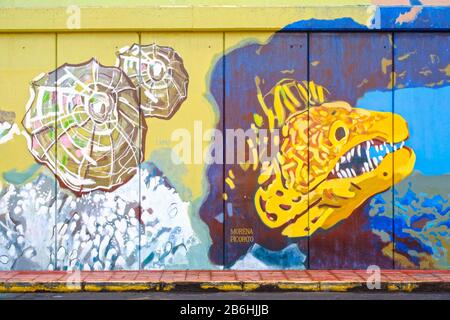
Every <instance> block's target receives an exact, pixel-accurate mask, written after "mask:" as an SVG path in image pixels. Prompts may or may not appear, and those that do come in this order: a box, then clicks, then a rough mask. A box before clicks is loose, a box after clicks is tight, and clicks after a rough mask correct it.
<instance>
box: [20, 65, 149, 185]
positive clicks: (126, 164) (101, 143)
mask: <svg viewBox="0 0 450 320" xmlns="http://www.w3.org/2000/svg"><path fill="white" fill-rule="evenodd" d="M30 91H31V98H30V100H29V103H28V106H27V113H26V115H25V118H24V120H23V125H24V127H25V129H26V131H27V133H28V135H29V137H28V148H29V150H30V152H31V153H32V154H33V156H34V157H35V159H36V160H37V161H38V162H39V163H42V164H45V165H46V166H47V167H49V168H50V169H51V171H53V172H54V173H55V174H56V175H57V177H58V180H59V182H60V183H61V184H62V185H63V186H66V187H67V188H69V189H70V190H72V191H73V192H74V193H75V194H81V193H85V192H90V191H93V190H104V191H111V190H113V189H115V188H116V187H118V186H120V185H122V184H124V183H125V182H127V181H128V180H129V179H131V177H133V175H134V174H135V173H136V171H137V167H138V165H139V163H140V162H141V161H142V149H143V147H142V146H141V145H140V141H139V140H140V137H139V131H140V130H142V134H143V135H145V132H146V124H145V122H144V121H143V120H142V117H140V111H139V107H138V105H139V104H138V98H137V93H136V89H135V87H134V85H133V83H132V82H131V80H130V79H129V78H128V77H127V75H126V74H125V73H124V72H123V71H122V70H120V69H119V68H116V67H106V66H103V65H101V64H99V63H98V62H97V61H96V60H95V59H91V60H90V61H87V62H85V63H82V64H78V65H71V64H64V65H63V66H61V67H59V68H58V69H56V70H54V71H52V72H50V73H48V74H43V75H42V76H40V77H39V78H37V79H35V80H34V81H33V82H32V88H31V90H30Z"/></svg>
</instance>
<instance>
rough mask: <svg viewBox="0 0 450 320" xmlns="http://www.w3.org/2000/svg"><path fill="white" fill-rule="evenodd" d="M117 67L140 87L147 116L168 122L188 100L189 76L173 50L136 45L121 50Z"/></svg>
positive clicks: (142, 104) (152, 45) (142, 105)
mask: <svg viewBox="0 0 450 320" xmlns="http://www.w3.org/2000/svg"><path fill="white" fill-rule="evenodd" d="M118 66H119V67H120V68H122V69H123V70H124V71H125V73H126V74H127V75H128V76H129V77H130V79H131V80H132V81H133V83H134V84H135V85H136V87H139V88H140V90H141V91H140V92H141V97H140V99H141V109H142V112H143V113H144V116H151V117H157V118H163V119H169V118H171V117H172V116H173V115H174V114H175V112H176V111H177V110H178V108H179V107H180V106H181V104H182V103H183V102H184V100H186V98H187V89H188V83H189V76H188V73H187V71H186V69H185V68H184V65H183V60H182V59H181V57H180V56H179V54H178V53H177V52H176V51H175V50H174V49H172V48H170V47H164V46H159V45H157V44H150V45H139V44H133V45H132V46H131V47H125V48H123V49H121V50H120V51H119V54H118ZM139 66H140V68H139Z"/></svg>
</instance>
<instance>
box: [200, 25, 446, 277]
mask: <svg viewBox="0 0 450 320" xmlns="http://www.w3.org/2000/svg"><path fill="white" fill-rule="evenodd" d="M233 39H234V38H233ZM445 41H448V36H447V35H439V36H438V35H436V36H434V38H433V39H431V38H429V36H425V35H424V36H423V38H421V42H420V46H419V47H417V45H418V44H417V42H415V40H413V38H412V36H411V37H409V36H406V35H395V37H394V38H393V37H392V36H391V35H389V34H370V35H368V34H358V33H352V34H338V33H326V34H325V33H324V34H320V33H317V34H316V33H311V34H309V35H308V34H304V33H301V32H300V33H295V32H293V33H291V32H283V30H282V31H280V32H277V33H275V34H273V35H272V36H270V37H268V38H263V39H247V40H243V41H242V42H241V43H237V44H232V45H231V46H230V47H229V48H227V50H226V51H225V53H224V55H223V56H222V57H221V58H220V59H219V60H218V61H217V62H216V64H215V65H214V67H213V69H212V71H211V77H210V83H209V94H210V97H211V105H212V106H213V107H214V108H215V110H216V114H217V118H216V119H217V124H216V129H218V130H219V131H221V132H222V131H223V132H226V133H227V134H228V132H229V130H231V131H232V132H237V131H238V130H241V131H245V138H244V139H241V140H244V143H245V142H246V147H245V152H243V153H244V157H240V158H241V159H240V158H239V157H238V159H233V161H229V159H228V153H230V154H234V155H239V153H240V152H242V150H240V149H242V148H241V147H240V146H239V144H241V145H242V144H244V143H243V142H242V141H241V140H238V135H237V134H235V138H234V140H235V141H238V143H236V142H234V143H233V140H232V139H233V138H231V139H230V138H229V136H228V135H227V136H226V140H225V145H226V148H225V151H226V152H227V154H224V156H225V158H226V162H225V163H224V164H223V165H222V164H212V165H210V166H209V167H208V169H207V177H208V184H209V186H210V188H209V191H210V192H209V194H208V196H207V197H206V198H205V200H204V201H203V203H202V205H201V207H200V209H199V214H200V217H201V218H202V220H203V221H204V222H205V223H206V224H207V225H208V228H209V235H210V237H211V246H210V250H209V258H210V260H211V261H212V262H213V263H215V264H217V265H224V266H225V267H228V268H236V269H239V268H240V267H242V266H243V265H245V266H248V265H252V268H254V269H260V268H266V267H270V268H273V269H290V268H291V269H292V268H293V269H302V268H311V269H341V268H343V269H346V268H348V269H352V268H356V269H365V268H367V266H369V265H377V266H380V268H392V266H393V265H395V266H404V267H408V268H413V267H419V266H428V267H430V268H431V267H433V268H442V267H444V268H446V267H447V265H448V261H449V260H448V257H449V256H450V254H448V252H450V250H449V249H450V247H448V245H447V244H446V243H448V242H447V240H446V239H447V238H448V236H447V235H448V230H449V225H448V221H449V219H448V214H449V212H450V211H449V207H448V203H449V202H448V194H449V193H448V187H447V185H448V180H445V179H449V178H450V175H448V173H449V172H450V171H449V170H450V169H448V166H447V165H446V164H445V163H446V161H445V159H446V158H448V153H447V151H446V150H447V149H446V146H447V142H446V141H445V139H444V140H442V139H441V137H446V136H448V129H447V127H448V126H446V123H443V122H442V121H440V119H441V118H442V117H444V118H445V116H444V114H445V112H448V111H445V110H446V109H445V108H442V106H441V103H440V102H439V101H441V95H443V96H446V95H448V93H446V92H448V83H449V81H450V80H449V75H448V73H447V70H448V63H449V60H448V54H447V53H445V54H441V53H440V52H442V48H443V46H444V45H443V43H445ZM230 43H233V42H232V41H231V40H230ZM394 44H395V47H394ZM394 49H395V50H394ZM446 52H447V51H446ZM438 56H439V58H438ZM362 57H363V58H362ZM394 61H395V63H394ZM418 65H420V68H419V69H418V68H417V66H418ZM424 70H426V72H425V71H424ZM446 90H447V91H446ZM431 127H433V130H430V128H431ZM431 131H432V132H431ZM435 132H439V133H438V134H436V133H435ZM436 136H439V137H440V138H437V139H435V137H436ZM239 138H241V137H239ZM232 144H234V146H233V145H232ZM269 151H270V152H269ZM255 159H256V160H255ZM239 160H240V161H239ZM437 161H439V163H438V162H437ZM439 179H441V180H442V182H439V183H438V182H437V181H441V180H439ZM437 243H442V244H444V245H443V246H438V245H435V244H437ZM437 247H439V249H435V248H437Z"/></svg>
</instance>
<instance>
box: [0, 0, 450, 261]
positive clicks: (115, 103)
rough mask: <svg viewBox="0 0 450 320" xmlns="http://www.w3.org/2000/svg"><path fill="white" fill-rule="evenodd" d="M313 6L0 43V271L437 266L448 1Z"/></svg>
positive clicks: (444, 191)
mask: <svg viewBox="0 0 450 320" xmlns="http://www.w3.org/2000/svg"><path fill="white" fill-rule="evenodd" d="M413 2H415V1H413ZM423 2H425V1H423ZM377 4H379V5H381V3H377ZM408 4H409V5H416V3H408ZM421 4H422V3H419V5H421ZM423 4H425V3H423ZM0 10H1V7H0ZM309 14H310V13H307V14H306V15H307V16H304V17H299V18H298V19H295V20H290V21H289V22H286V23H285V26H284V27H282V28H280V29H279V30H278V31H276V32H271V31H270V32H269V31H258V32H256V31H254V32H243V31H239V32H223V31H197V32H187V31H186V32H185V31H177V32H156V31H155V32H148V31H145V32H144V31H142V32H141V31H136V32H132V31H129V32H83V31H75V32H61V33H59V32H57V33H7V32H3V33H0V270H119V269H126V270H128V269H129V270H136V269H216V268H217V269H218V268H233V269H305V268H310V269H322V268H323V269H339V268H350V269H351V268H367V267H368V266H370V265H377V266H379V267H380V268H421V269H430V268H432V269H448V268H449V266H450V253H449V250H450V204H449V201H450V175H449V174H450V164H449V163H450V162H449V161H448V158H449V157H450V151H449V148H448V138H449V137H450V126H449V125H448V123H447V118H448V114H449V112H450V104H449V101H450V87H449V86H450V52H449V50H450V49H449V48H450V46H449V44H450V34H449V33H448V29H449V25H448V21H449V20H450V19H449V17H450V9H449V8H448V7H443V6H442V7H427V6H409V7H382V6H379V7H377V8H375V10H369V11H367V12H365V14H364V16H351V14H348V15H342V16H341V17H339V18H336V17H334V18H329V19H314V17H313V16H309ZM430 21H432V22H430ZM424 26H426V27H424ZM408 30H409V32H405V31H408Z"/></svg>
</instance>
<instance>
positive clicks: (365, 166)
mask: <svg viewBox="0 0 450 320" xmlns="http://www.w3.org/2000/svg"><path fill="white" fill-rule="evenodd" d="M404 145H405V141H401V142H398V143H394V144H391V143H388V142H384V141H381V140H378V139H373V140H368V141H364V142H362V143H360V144H358V145H357V146H355V147H353V148H352V149H350V150H349V151H347V152H346V153H345V154H344V155H343V156H341V158H340V159H339V160H338V161H337V163H336V165H335V166H334V168H333V170H331V172H330V174H329V175H328V177H327V179H328V180H330V179H343V178H353V177H357V176H359V175H362V174H364V173H368V172H371V171H373V170H375V169H376V168H377V167H378V165H379V164H380V163H381V161H383V159H384V157H385V156H386V155H387V154H389V153H391V152H395V151H397V150H399V149H401V148H403V147H404Z"/></svg>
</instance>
